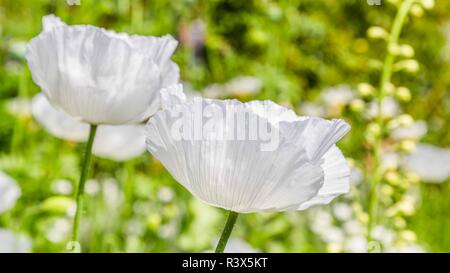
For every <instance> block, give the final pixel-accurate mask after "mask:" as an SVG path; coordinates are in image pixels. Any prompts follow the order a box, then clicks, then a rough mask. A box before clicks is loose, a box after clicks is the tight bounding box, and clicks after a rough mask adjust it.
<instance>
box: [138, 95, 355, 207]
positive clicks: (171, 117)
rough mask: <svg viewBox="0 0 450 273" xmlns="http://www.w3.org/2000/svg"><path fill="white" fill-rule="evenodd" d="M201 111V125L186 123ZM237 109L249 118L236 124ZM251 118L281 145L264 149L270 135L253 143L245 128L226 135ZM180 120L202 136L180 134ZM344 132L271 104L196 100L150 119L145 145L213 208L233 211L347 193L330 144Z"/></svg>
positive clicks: (344, 173) (345, 176)
mask: <svg viewBox="0 0 450 273" xmlns="http://www.w3.org/2000/svg"><path fill="white" fill-rule="evenodd" d="M180 113H183V117H182V118H180V117H179V114H180ZM198 113H206V116H203V117H202V116H200V121H199V122H205V125H206V126H203V127H204V128H198V127H197V125H198V124H194V123H193V122H189V121H194V120H198V118H199V116H198ZM235 113H245V116H246V117H248V119H250V121H248V120H240V122H234V118H232V119H231V118H229V117H230V115H234V114H235ZM219 115H220V116H219ZM227 115H228V117H226V116H227ZM183 121H186V122H183ZM251 121H255V122H260V123H259V124H265V125H266V126H267V127H268V129H270V130H269V131H270V132H271V133H273V134H271V135H270V137H273V138H275V137H279V142H278V143H277V144H278V145H271V146H269V148H267V149H263V148H261V147H262V145H263V144H267V143H266V142H267V139H265V140H263V139H261V138H257V137H256V139H254V140H253V139H251V140H250V137H249V136H248V135H247V133H246V136H244V137H243V138H241V139H239V138H237V137H236V136H235V135H234V133H233V137H232V138H231V139H228V137H229V135H227V136H225V135H226V134H229V133H230V132H238V130H241V129H240V128H242V126H244V128H247V127H252V126H251V125H248V124H249V123H251ZM180 122H181V124H182V127H183V132H185V131H186V132H190V133H191V134H192V133H193V134H194V135H196V134H197V133H199V134H200V133H201V134H202V135H203V136H202V137H201V138H200V139H199V140H197V139H195V140H194V139H190V137H191V136H192V135H190V136H188V139H183V138H179V136H178V135H177V133H176V132H175V131H174V128H175V129H176V128H177V127H178V126H180ZM247 125H248V126H247ZM263 126H264V125H263ZM349 130H350V126H349V125H348V124H346V123H345V122H344V121H342V120H332V121H328V120H324V119H320V118H309V117H299V116H297V115H296V114H295V113H294V112H293V111H292V110H289V109H287V108H284V107H282V106H280V105H277V104H275V103H273V102H271V101H263V102H261V101H252V102H249V103H241V102H238V101H236V100H225V101H221V100H210V99H205V100H193V101H187V102H184V103H179V104H176V105H174V106H173V107H169V108H166V109H164V110H162V111H159V112H158V113H157V114H156V115H155V116H153V117H152V118H151V119H150V120H149V122H148V124H147V148H148V150H149V152H151V153H152V154H153V155H154V156H155V157H156V158H158V159H159V160H160V161H161V162H162V164H163V165H164V166H165V167H166V168H167V169H168V171H169V172H170V173H171V174H172V175H173V177H174V178H175V179H176V180H177V181H178V182H179V183H181V184H182V185H183V186H184V187H185V188H186V189H187V190H189V191H190V192H191V193H192V194H193V195H194V196H196V197H198V198H199V199H201V200H203V201H204V202H206V203H208V204H210V205H213V206H217V207H222V208H225V209H227V210H231V211H235V212H254V211H285V210H297V209H299V210H303V209H307V208H309V207H310V206H313V205H320V204H327V203H329V202H331V201H332V200H333V199H334V198H335V197H336V196H338V195H340V194H343V193H346V192H348V190H349V176H350V169H349V166H348V164H347V161H346V159H345V158H344V156H343V155H342V153H341V151H340V150H339V148H337V146H336V145H335V143H336V142H337V141H338V140H339V139H340V138H342V137H343V136H344V135H345V134H346V133H347V132H348V131H349ZM272 140H273V139H272ZM272 144H273V143H272Z"/></svg>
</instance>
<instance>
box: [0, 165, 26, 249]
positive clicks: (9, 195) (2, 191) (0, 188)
mask: <svg viewBox="0 0 450 273" xmlns="http://www.w3.org/2000/svg"><path fill="white" fill-rule="evenodd" d="M20 195H21V190H20V188H19V185H17V182H16V181H15V180H14V179H13V178H12V177H10V176H8V175H6V174H5V173H3V172H1V171H0V214H2V213H3V212H5V211H7V210H10V209H12V208H13V207H14V206H15V204H16V201H17V199H18V198H19V197H20ZM0 242H1V240H0Z"/></svg>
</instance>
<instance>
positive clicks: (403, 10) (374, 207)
mask: <svg viewBox="0 0 450 273" xmlns="http://www.w3.org/2000/svg"><path fill="white" fill-rule="evenodd" d="M414 1H415V0H405V1H403V2H402V4H401V6H400V8H399V9H398V12H397V15H396V16H395V19H394V23H393V25H392V29H391V32H390V35H389V40H388V43H387V54H386V57H385V59H384V63H383V70H382V73H381V78H380V83H379V89H378V95H377V103H378V113H377V119H376V122H377V125H378V126H379V128H380V132H379V133H378V134H377V137H376V140H375V144H374V147H373V149H374V151H373V153H374V174H373V176H372V181H371V183H370V184H371V188H370V196H369V208H368V211H369V222H368V225H367V241H368V242H370V241H371V240H372V228H373V226H374V225H375V223H376V216H377V211H378V186H379V184H380V182H381V180H382V177H383V174H382V170H381V168H380V161H381V159H380V157H381V144H382V138H383V137H382V134H383V131H384V129H383V127H384V120H383V113H382V104H383V98H384V97H385V94H386V89H387V87H388V85H389V84H390V82H391V78H392V67H393V64H394V61H395V55H394V54H393V52H392V50H391V49H392V48H393V47H395V46H397V43H398V38H399V36H400V32H401V30H402V27H403V24H404V22H405V19H406V16H407V15H408V12H409V10H410V9H411V6H412V5H413V4H414Z"/></svg>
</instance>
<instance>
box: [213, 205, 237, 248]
mask: <svg viewBox="0 0 450 273" xmlns="http://www.w3.org/2000/svg"><path fill="white" fill-rule="evenodd" d="M238 215H239V214H238V213H237V212H234V211H229V214H228V219H227V222H226V224H225V227H224V228H223V231H222V235H221V236H220V240H219V243H217V247H216V251H215V252H216V253H223V251H224V250H225V246H226V245H227V242H228V239H229V238H230V234H231V231H233V227H234V224H235V223H236V219H237V217H238Z"/></svg>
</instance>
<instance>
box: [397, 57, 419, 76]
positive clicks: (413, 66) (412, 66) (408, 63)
mask: <svg viewBox="0 0 450 273" xmlns="http://www.w3.org/2000/svg"><path fill="white" fill-rule="evenodd" d="M395 69H396V70H405V71H406V72H409V73H416V72H417V71H418V70H419V63H418V62H417V61H416V60H414V59H407V60H403V61H399V62H397V63H396V64H395Z"/></svg>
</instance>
